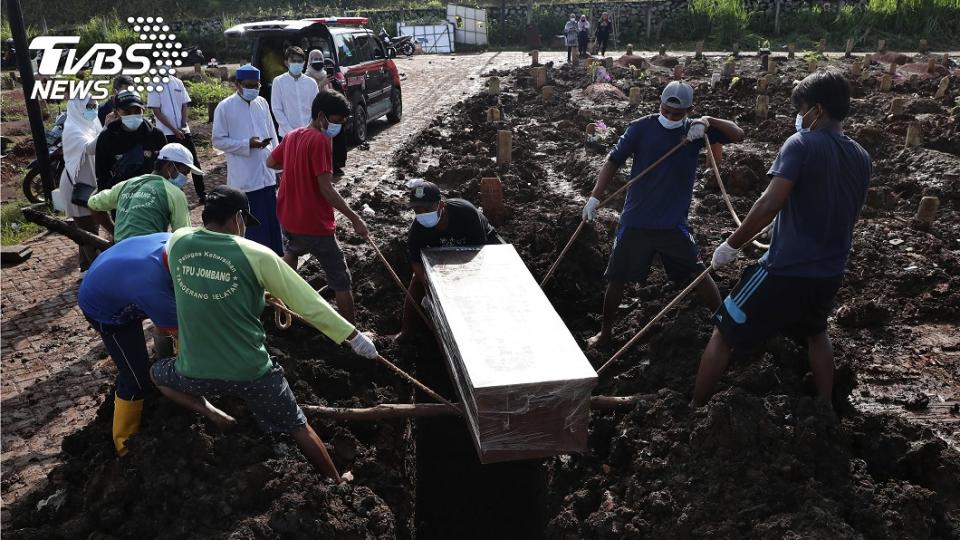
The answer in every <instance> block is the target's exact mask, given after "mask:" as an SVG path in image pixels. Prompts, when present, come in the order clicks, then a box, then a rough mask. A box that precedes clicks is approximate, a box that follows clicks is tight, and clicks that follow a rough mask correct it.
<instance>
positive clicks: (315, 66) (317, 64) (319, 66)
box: [310, 62, 323, 71]
mask: <svg viewBox="0 0 960 540" xmlns="http://www.w3.org/2000/svg"><path fill="white" fill-rule="evenodd" d="M310 67H312V68H313V69H315V70H317V71H320V70H321V69H323V62H311V63H310Z"/></svg>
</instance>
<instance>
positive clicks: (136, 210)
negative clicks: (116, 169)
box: [87, 143, 203, 242]
mask: <svg viewBox="0 0 960 540" xmlns="http://www.w3.org/2000/svg"><path fill="white" fill-rule="evenodd" d="M191 172H195V173H197V174H203V171H201V170H200V169H198V168H197V167H196V166H195V165H194V164H193V155H191V154H190V151H189V150H187V148H186V147H185V146H183V145H182V144H180V143H170V144H168V145H166V146H164V147H163V148H162V149H161V150H160V153H159V154H158V155H157V160H156V163H155V164H154V167H153V174H145V175H143V176H137V177H135V178H131V179H129V180H124V181H123V182H120V183H118V184H116V185H114V186H113V187H112V188H110V189H107V190H104V191H101V192H99V193H97V194H96V195H94V196H92V197H90V200H88V201H87V206H89V207H90V209H91V210H93V211H94V212H93V215H94V218H95V219H96V220H97V222H98V223H99V224H100V225H103V226H104V227H105V228H106V229H107V230H108V231H110V232H111V233H113V238H114V240H115V241H116V242H120V241H121V240H124V239H126V238H130V237H131V236H143V235H146V234H154V233H158V232H167V230H168V229H170V230H174V231H175V230H177V229H179V228H181V227H189V226H190V212H189V210H188V209H187V197H186V195H184V194H183V189H182V188H183V186H184V184H186V183H187V176H186V175H187V174H189V173H191ZM110 210H116V211H117V221H116V224H114V222H113V220H112V219H111V217H110V213H109V211H110Z"/></svg>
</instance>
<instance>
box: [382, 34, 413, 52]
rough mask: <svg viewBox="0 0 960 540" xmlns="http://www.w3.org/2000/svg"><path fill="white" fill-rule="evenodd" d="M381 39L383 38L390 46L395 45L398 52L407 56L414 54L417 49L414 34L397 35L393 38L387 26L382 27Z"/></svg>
mask: <svg viewBox="0 0 960 540" xmlns="http://www.w3.org/2000/svg"><path fill="white" fill-rule="evenodd" d="M380 39H381V40H383V42H384V43H385V44H386V45H387V46H388V47H393V48H394V49H396V50H397V52H399V53H400V54H403V55H406V56H413V53H414V52H415V51H416V50H417V45H416V44H417V41H416V39H414V37H413V36H396V37H393V38H391V37H390V34H388V33H387V29H386V28H380Z"/></svg>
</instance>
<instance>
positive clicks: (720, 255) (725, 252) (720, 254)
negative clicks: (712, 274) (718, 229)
mask: <svg viewBox="0 0 960 540" xmlns="http://www.w3.org/2000/svg"><path fill="white" fill-rule="evenodd" d="M738 255H740V250H738V249H733V248H732V247H730V244H728V243H726V242H724V243H722V244H720V245H719V246H717V249H716V251H714V252H713V259H711V261H710V267H711V268H713V269H714V270H716V269H718V268H721V267H724V266H726V265H728V264H730V263H732V262H733V261H735V260H736V259H737V256H738Z"/></svg>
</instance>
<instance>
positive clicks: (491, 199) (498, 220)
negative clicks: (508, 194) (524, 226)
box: [480, 176, 507, 227]
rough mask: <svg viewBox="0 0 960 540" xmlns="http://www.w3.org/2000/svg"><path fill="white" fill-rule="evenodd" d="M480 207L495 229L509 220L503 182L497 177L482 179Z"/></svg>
mask: <svg viewBox="0 0 960 540" xmlns="http://www.w3.org/2000/svg"><path fill="white" fill-rule="evenodd" d="M480 205H481V206H482V207H483V214H484V215H485V216H487V218H488V219H489V220H490V223H492V224H493V226H494V227H499V226H500V225H503V223H504V221H506V218H507V208H506V207H505V206H504V204H503V182H501V181H500V179H499V178H497V177H496V176H488V177H484V178H481V179H480Z"/></svg>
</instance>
